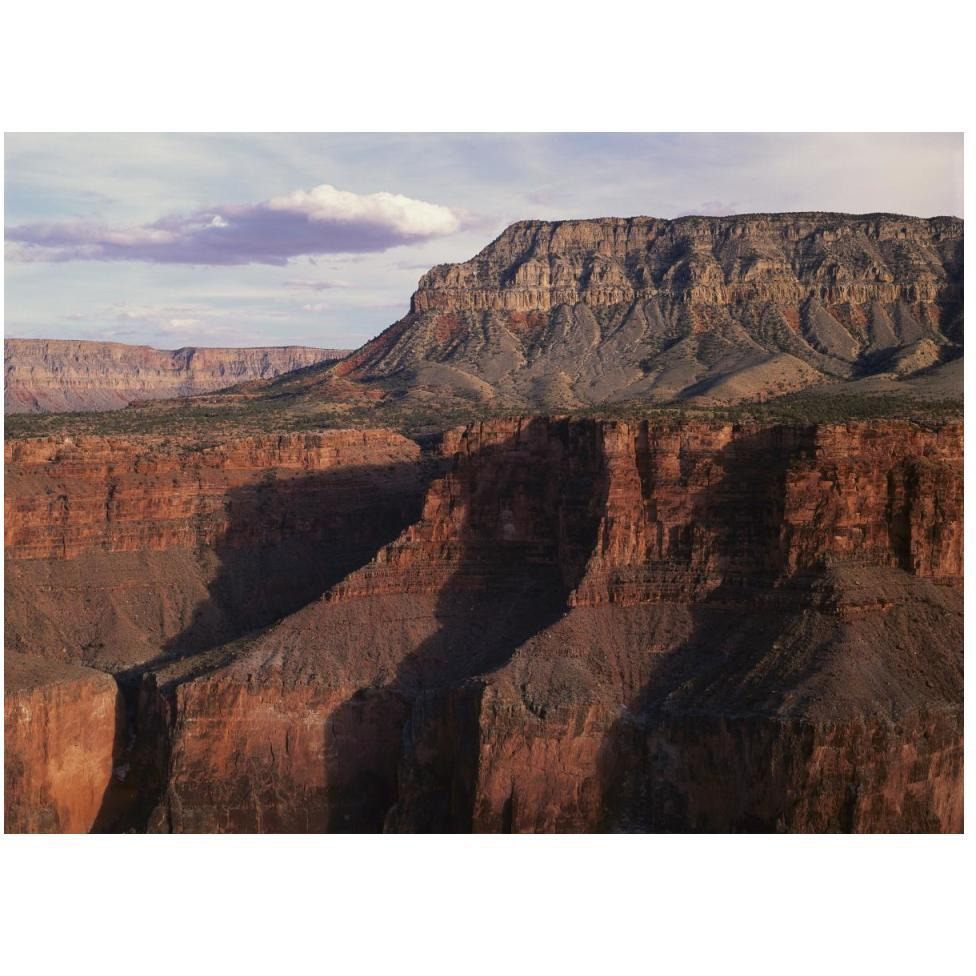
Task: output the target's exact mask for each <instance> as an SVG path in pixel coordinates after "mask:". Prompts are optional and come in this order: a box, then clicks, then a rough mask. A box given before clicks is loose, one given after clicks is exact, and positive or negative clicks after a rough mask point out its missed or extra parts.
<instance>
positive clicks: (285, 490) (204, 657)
mask: <svg viewBox="0 0 976 976" xmlns="http://www.w3.org/2000/svg"><path fill="white" fill-rule="evenodd" d="M437 473H438V468H437V465H436V463H435V462H432V461H430V460H429V459H427V458H421V459H419V460H417V461H414V462H397V463H393V464H389V465H357V466H354V467H347V468H337V469H335V470H329V471H322V472H316V473H314V474H309V475H300V476H297V477H281V478H279V477H276V475H275V473H274V472H271V473H269V475H268V476H266V477H265V478H264V479H263V480H262V481H261V482H259V483H258V484H255V485H248V486H245V487H241V488H236V489H233V490H232V491H231V492H229V493H228V496H227V499H226V502H225V518H226V522H225V525H224V527H223V530H222V531H221V533H220V541H219V542H218V543H217V544H216V546H214V548H213V550H212V551H211V552H209V553H208V552H207V551H206V548H204V547H201V549H200V550H199V551H198V553H197V557H198V559H199V560H200V561H201V563H202V564H204V565H202V568H203V570H204V571H205V572H210V573H211V574H212V579H211V580H210V582H209V583H208V586H207V589H208V598H207V599H206V600H205V601H203V602H202V603H201V604H200V605H199V606H197V607H196V608H195V610H194V612H193V614H192V617H191V619H190V621H189V622H188V623H187V625H186V626H185V627H184V629H183V630H182V631H181V632H180V633H179V634H177V635H175V636H174V637H172V638H171V639H169V640H168V641H166V643H165V644H164V646H163V647H162V649H161V650H160V653H159V654H158V655H157V656H155V657H154V658H152V659H151V660H148V661H146V662H144V663H142V664H140V665H138V666H136V667H133V668H130V669H128V670H126V671H122V672H119V673H117V674H116V675H115V678H116V681H117V682H118V684H119V687H120V689H121V691H122V695H123V697H124V701H125V708H124V715H125V729H124V734H123V735H121V736H119V740H118V741H119V746H118V747H117V749H116V753H117V755H116V756H115V762H114V765H115V768H116V771H117V774H116V776H115V777H114V778H113V780H112V782H111V783H110V785H109V787H108V789H107V790H106V794H105V797H104V799H103V802H102V808H101V811H100V813H99V816H98V818H97V819H96V822H95V826H94V828H93V829H94V830H95V831H119V830H137V831H141V830H144V829H145V827H146V820H147V818H148V816H149V813H150V812H151V811H152V809H153V808H154V807H155V806H156V804H157V802H158V800H159V798H160V796H161V793H162V791H163V790H164V789H165V780H166V772H167V767H168V762H169V754H168V749H169V745H168V743H169V734H168V723H169V720H170V717H169V715H168V714H167V712H168V709H167V708H166V706H165V704H164V703H165V701H166V695H165V693H163V694H159V693H158V688H157V680H156V674H155V672H156V671H158V670H159V669H160V668H163V667H166V666H168V665H173V664H176V663H177V662H181V668H182V669H184V670H185V671H186V672H189V673H191V674H192V675H194V676H199V675H204V674H207V673H209V672H211V671H213V670H215V669H216V668H218V667H220V666H221V664H223V663H224V657H223V656H221V655H220V654H219V652H218V649H219V648H221V647H223V646H224V645H226V644H228V643H229V642H232V641H235V640H237V639H239V638H241V637H245V636H246V635H248V634H252V633H255V632H257V631H259V630H261V629H263V628H266V627H268V626H270V625H272V624H274V623H275V622H276V621H277V620H279V619H281V618H282V617H284V616H287V615H288V614H291V613H294V612H295V611H297V610H299V609H301V607H303V606H305V605H306V604H308V603H309V602H311V601H312V600H315V599H316V598H317V597H318V596H320V595H321V594H322V593H324V592H325V591H326V590H328V589H329V588H330V587H332V586H334V585H335V584H336V583H338V582H339V581H340V580H342V579H343V578H345V577H346V576H347V575H348V574H349V573H351V572H353V571H354V570H356V569H358V568H359V567H361V566H363V565H365V564H366V563H367V562H369V560H370V559H371V558H372V557H373V555H374V554H375V553H376V551H377V550H378V549H380V548H382V547H383V546H385V545H387V544H388V543H389V542H391V541H393V540H394V539H395V538H396V537H397V536H398V535H399V534H400V533H401V532H402V531H403V529H404V528H405V527H406V526H408V525H410V524H411V523H413V522H415V521H416V520H417V518H418V517H419V515H420V511H421V507H422V504H423V498H424V494H425V491H426V489H427V486H428V484H429V483H430V481H431V480H432V478H433V477H434V476H435V475H436V474H437ZM209 561H212V562H213V564H214V566H213V568H211V567H210V565H209Z"/></svg>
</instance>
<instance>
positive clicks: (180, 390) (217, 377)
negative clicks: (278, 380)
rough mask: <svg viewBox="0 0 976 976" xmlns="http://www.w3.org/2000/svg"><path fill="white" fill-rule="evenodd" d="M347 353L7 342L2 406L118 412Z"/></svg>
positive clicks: (11, 409) (8, 409) (16, 410)
mask: <svg viewBox="0 0 976 976" xmlns="http://www.w3.org/2000/svg"><path fill="white" fill-rule="evenodd" d="M344 355H345V350H342V349H313V348H310V347H307V346H280V347H275V346H269V347H267V348H246V349H198V348H194V347H186V348H183V349H177V350H174V351H170V350H166V349H151V348H150V347H149V346H131V345H126V344H125V343H121V342H86V341H74V340H67V339H4V343H3V361H4V401H3V409H4V412H5V413H49V412H58V411H64V410H118V409H119V408H120V407H124V406H126V405H127V404H129V403H130V402H132V401H134V400H157V399H161V398H166V397H177V396H192V395H193V394H197V393H209V392H211V391H213V390H222V389H224V388H225V387H228V386H234V385H235V384H237V383H243V382H246V381H248V380H260V379H270V378H273V377H276V376H280V375H281V374H282V373H287V372H291V371H292V370H296V369H302V368H304V367H305V366H312V365H314V364H316V363H321V362H332V361H334V360H337V359H341V358H342V357H343V356H344Z"/></svg>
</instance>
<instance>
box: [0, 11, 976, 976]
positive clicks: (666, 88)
mask: <svg viewBox="0 0 976 976" xmlns="http://www.w3.org/2000/svg"><path fill="white" fill-rule="evenodd" d="M963 17H964V13H963V8H962V7H961V6H959V5H958V4H951V3H947V2H941V0H934V2H933V0H930V2H929V3H927V4H925V5H924V6H922V7H919V6H918V5H917V4H907V3H901V2H890V3H887V4H884V5H882V4H875V3H863V2H855V0H845V2H836V0H821V2H819V3H817V4H803V5H794V7H793V8H789V9H788V8H787V6H786V5H785V4H783V3H782V2H780V3H742V2H740V3H738V4H731V3H722V4H720V3H701V2H699V3H696V4H681V5H680V6H679V5H677V4H676V3H675V4H674V5H673V6H671V7H663V6H662V5H660V4H656V5H655V4H650V3H642V4H622V3H607V2H604V3H600V4H594V3H592V0H591V2H588V3H585V4H584V3H575V2H564V3H561V4H555V3H535V4H532V3H530V2H525V0H523V2H520V3H514V2H510V0H496V2H495V3H492V4H478V5H467V6H462V5H460V4H458V3H456V2H455V3H429V2H428V3H417V2H415V3H412V4H400V5H398V6H393V5H392V4H381V3H375V2H363V0H361V2H360V3H358V4H356V5H354V7H353V8H352V9H337V7H336V5H331V6H327V5H325V4H313V3H295V2H290V0H279V2H277V3H275V4H261V5H259V4H254V3H247V2H244V0H240V2H238V3H234V4H231V3H217V2H213V3H205V2H203V0H194V2H186V0H175V2H171V3H169V4H166V5H148V4H134V3H132V2H131V0H130V2H127V3H122V2H99V0H94V2H93V0H89V2H87V3H84V4H81V3H68V2H46V3H35V4H33V5H30V6H29V5H27V4H20V5H18V6H16V7H14V8H12V9H10V10H7V11H6V12H5V18H4V35H3V37H4V40H3V48H4V50H3V58H2V59H0V71H2V76H3V92H4V108H3V126H4V129H5V131H48V130H68V131H72V130H75V131H77V130H84V131H109V130H116V129H121V130H126V131H153V130H177V131H208V130H218V131H233V130H242V131H365V130H370V129H377V130H382V129H390V130H418V131H425V130H453V131H466V130H494V131H510V130H513V131H556V130H562V129H565V130H638V131H641V130H647V131H695V130H710V131H724V130H794V131H795V130H802V131H886V130H892V131H908V130H927V131H931V130H950V131H958V130H960V129H964V128H967V127H968V124H969V111H970V110H969V106H968V105H967V104H966V103H965V101H964V92H965V91H966V90H967V89H968V88H969V87H970V86H967V84H966V77H967V76H968V74H969V71H968V68H967V66H968V64H969V63H970V62H971V60H972V51H971V49H970V44H969V43H967V41H968V39H969V37H970V36H971V35H969V34H968V33H967V31H966V30H965V26H964V24H963V22H962V18H963ZM970 82H971V79H970ZM967 163H968V160H967ZM967 175H968V165H967ZM608 178H612V174H608ZM972 380H973V377H972V376H971V375H970V373H969V372H968V371H967V387H969V386H970V384H971V382H972ZM972 463H976V462H970V461H969V460H967V464H966V469H967V470H966V475H967V479H966V480H967V484H974V483H976V482H974V481H973V471H972V470H971V469H972ZM972 531H974V530H973V529H972V528H971V527H969V526H967V530H966V538H967V542H969V541H972V538H971V533H972ZM971 603H972V592H971V587H969V586H967V592H966V610H967V615H968V614H971V613H972V606H971ZM967 643H968V642H967ZM968 724H969V723H968V722H967V725H968ZM970 793H971V791H970V790H969V789H967V799H971V795H970ZM970 809H972V807H970ZM0 853H2V858H3V868H2V875H0V877H2V883H3V887H2V892H3V900H4V905H3V907H2V909H0V919H2V921H3V923H4V929H5V938H4V942H3V949H2V950H0V951H2V952H3V961H4V962H5V963H7V964H8V966H11V967H16V968H11V971H20V970H21V969H24V970H30V971H40V972H60V971H65V972H71V973H77V972H89V971H94V970H95V969H96V968H97V969H98V970H99V971H101V970H106V969H112V968H116V967H125V968H132V969H135V970H136V971H138V972H140V973H141V972H148V973H155V972H160V973H164V972H165V973H167V974H170V973H172V972H173V971H190V972H198V971H199V972H221V971H229V972H235V973H237V972H268V971H281V972H285V973H290V972H294V971H296V970H299V971H300V967H301V968H305V967H315V968H325V967H329V968H332V967H337V968H338V969H339V971H340V972H343V973H347V972H351V973H359V972H374V971H378V972H383V971H386V970H387V969H389V970H390V971H396V972H404V971H405V972H414V971H416V972H420V971H423V972H425V973H430V972H447V971H455V970H456V971H471V972H475V973H480V972H493V973H496V972H499V971H502V972H516V973H521V972H527V973H540V974H541V973H546V974H548V973H562V972H587V973H593V972H597V971H601V970H609V971H614V970H618V969H620V968H622V967H624V966H640V967H641V968H642V969H644V968H654V969H657V968H661V969H670V970H672V971H677V972H681V973H687V972H691V973H696V972H704V973H713V972H715V973H718V972H723V973H724V972H749V973H756V972H760V973H761V972H780V971H788V972H799V973H827V972H829V973H874V972H880V973H884V974H886V976H887V974H891V973H902V972H905V973H907V972H913V973H917V972H922V971H935V972H939V971H947V970H949V969H950V967H951V968H953V969H955V968H956V967H958V966H959V965H960V962H961V960H962V953H963V952H964V951H965V948H966V946H965V941H964V940H965V938H966V928H967V925H968V924H970V921H971V920H970V919H969V918H968V917H967V916H965V915H964V910H965V907H966V906H967V902H971V898H972V892H971V889H970V887H969V879H970V878H971V877H972V876H973V871H972V868H973V857H972V843H971V842H970V838H969V837H968V836H967V837H936V838H932V837H923V838H908V837H858V838H848V837H843V838H842V837H815V838H807V837H785V838H784V837H775V838H763V837H698V838H689V837H661V836H650V837H635V836H629V837H623V838H619V837H618V838H612V837H548V838H531V837H530V838H485V837H468V838H423V837H412V838H344V837H311V838H291V837H289V838H282V837H224V838H214V837H182V838H158V837H122V838H119V837H114V838H112V837H88V838H72V837H57V838H40V837H28V838H16V837H4V838H3V843H2V848H0Z"/></svg>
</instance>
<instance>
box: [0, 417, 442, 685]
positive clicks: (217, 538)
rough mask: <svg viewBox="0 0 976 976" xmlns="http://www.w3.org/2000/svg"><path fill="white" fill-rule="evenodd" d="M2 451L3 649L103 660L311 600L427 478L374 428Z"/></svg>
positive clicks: (223, 632)
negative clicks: (185, 443)
mask: <svg viewBox="0 0 976 976" xmlns="http://www.w3.org/2000/svg"><path fill="white" fill-rule="evenodd" d="M5 451H6V456H5V475H6V492H5V498H4V505H5V516H4V517H5V526H6V536H5V544H6V547H5V556H6V574H5V575H6V579H5V585H6V616H5V634H6V643H7V647H8V648H11V649H15V650H19V651H21V652H24V653H29V654H35V655H42V656H44V657H48V658H51V659H56V660H65V661H80V662H83V663H86V664H90V665H94V666H99V667H106V668H109V669H110V670H113V671H114V670H119V669H128V668H132V667H135V666H137V665H141V664H142V663H144V662H145V661H147V660H150V659H152V658H154V657H156V656H158V655H160V654H161V653H163V652H164V651H165V652H167V653H181V652H183V651H186V650H191V649H192V650H200V649H202V648H205V647H209V646H214V645H217V644H220V643H223V642H224V641H226V640H229V639H231V638H233V637H235V636H237V635H239V634H241V633H243V632H245V631H246V630H249V629H253V628H254V627H259V626H264V625H266V624H267V623H270V622H271V621H273V620H275V619H277V618H278V617H280V616H281V615H282V614H284V613H288V612H290V611H292V610H295V609H297V608H299V607H300V606H302V605H303V604H304V603H306V602H307V601H308V600H311V599H314V598H315V597H316V596H318V595H319V594H320V593H321V592H322V591H323V590H325V589H326V588H328V586H330V585H331V584H332V583H334V582H337V581H338V580H340V579H341V578H342V577H343V576H344V575H346V573H348V572H349V571H350V570H351V569H354V568H356V567H357V566H359V565H362V564H363V563H364V562H367V561H368V560H369V559H370V557H371V556H372V555H373V553H374V552H375V551H376V548H377V547H378V546H380V545H382V544H383V543H385V542H387V541H389V539H391V538H393V537H395V536H396V534H397V533H398V532H399V531H400V530H401V529H402V527H403V526H404V525H405V524H407V523H408V522H410V521H412V520H413V519H414V518H416V515H417V513H418V511H419V505H420V501H421V498H422V492H423V485H424V479H425V477H427V476H426V475H425V473H424V470H423V465H422V464H421V459H420V450H419V448H418V446H417V445H416V444H415V443H414V442H413V441H410V440H408V439H406V438H404V437H401V436H400V435H398V434H394V433H393V432H391V431H383V430H379V431H332V432H326V433H322V434H285V435H268V436H262V437H251V438H243V439H240V440H237V441H233V442H231V443H228V444H223V445H218V446H214V447H211V448H204V449H187V448H184V447H181V446H179V445H178V444H173V443H166V442H160V441H159V440H158V439H153V438H131V439H129V440H122V439H118V438H101V437H83V438H77V439H72V438H41V439H30V440H24V441H10V442H8V443H7V445H6V447H5Z"/></svg>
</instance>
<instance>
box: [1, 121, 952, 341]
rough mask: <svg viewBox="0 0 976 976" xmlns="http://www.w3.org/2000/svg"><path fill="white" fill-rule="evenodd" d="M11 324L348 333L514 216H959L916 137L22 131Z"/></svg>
mask: <svg viewBox="0 0 976 976" xmlns="http://www.w3.org/2000/svg"><path fill="white" fill-rule="evenodd" d="M4 157H5V187H4V189H5V199H4V203H5V215H4V224H5V257H4V284H5V335H7V336H20V337H41V338H61V339H97V340H103V341H115V342H130V343H144V344H148V345H152V346H155V347H157V348H164V349H174V348H178V347H180V346H190V345H196V346H256V345H288V344H298V345H312V346H321V347H330V348H355V347H357V346H359V345H361V344H362V343H363V342H365V341H367V340H368V339H370V338H371V337H372V336H374V335H376V334H377V333H378V332H380V331H382V330H383V329H384V328H386V326H388V325H390V324H391V323H392V322H394V321H396V320H397V319H399V318H400V317H402V316H403V315H404V314H405V313H406V312H407V310H408V308H409V304H410V295H411V293H412V292H413V291H414V289H415V288H416V285H417V281H418V279H419V278H420V276H421V275H422V274H423V273H424V272H425V271H426V270H427V269H428V268H430V267H432V266H433V265H435V264H440V263H444V262H452V261H464V260H467V259H468V258H471V257H473V256H474V255H475V254H477V253H478V251H480V250H481V249H482V248H483V247H484V246H485V245H486V244H488V243H489V242H490V241H491V240H493V239H494V238H495V237H497V236H498V234H499V233H501V231H502V230H503V229H504V228H505V227H506V226H507V225H508V224H510V223H512V222H513V221H516V220H525V219H530V218H532V219H549V220H561V219H568V218H578V217H603V216H616V217H630V216H636V215H648V216H655V217H677V216H681V215H684V214H689V213H700V214H713V215H725V214H735V213H756V212H775V211H802V210H830V211H845V212H851V213H873V212H879V211H886V212H892V213H901V214H912V215H915V216H922V217H928V216H935V215H941V214H950V215H955V216H959V217H961V216H962V215H963V189H962V186H963V177H962V168H963V139H962V135H961V134H958V133H936V134H932V133H928V134H926V133H914V134H802V133H800V134H762V133H724V134H706V133H701V134H694V133H682V134H674V133H670V134H669V133H647V134H641V133H633V134H607V133H591V134H514V135H505V134H165V135H162V134H161V135H155V134H11V133H7V135H6V137H5V142H4Z"/></svg>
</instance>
